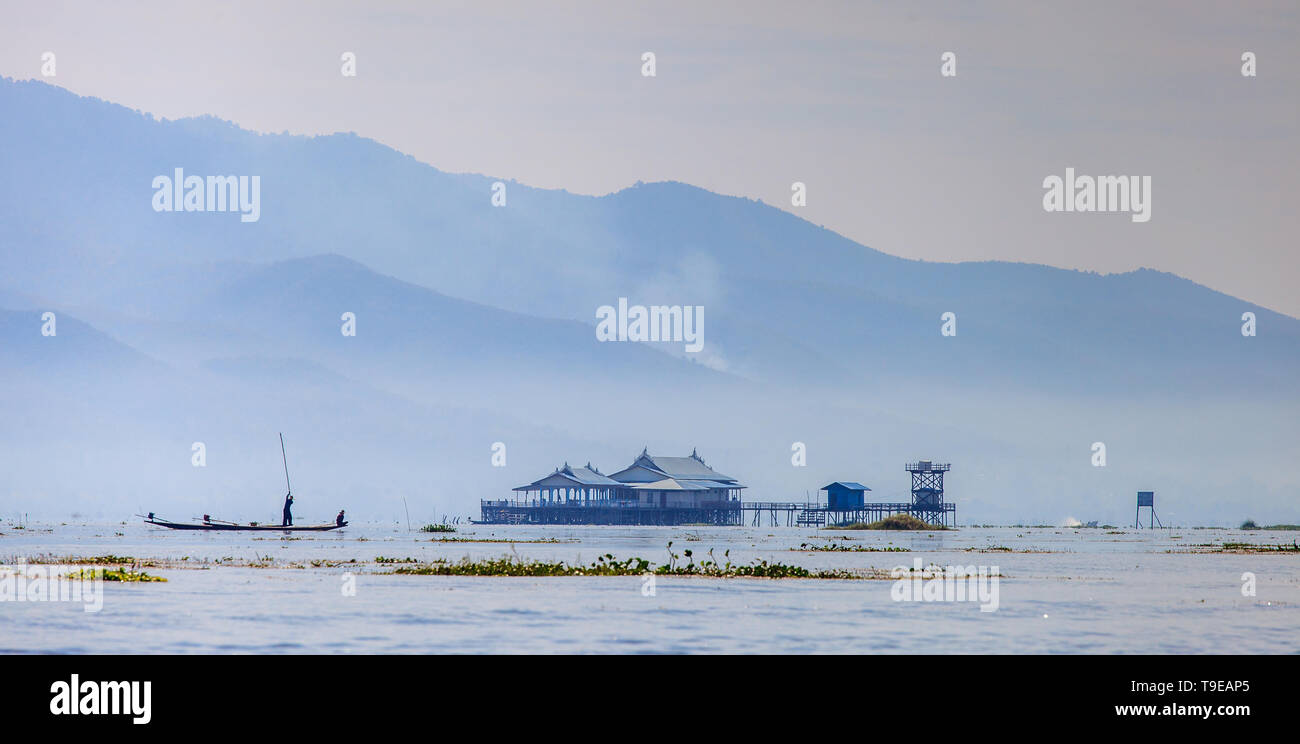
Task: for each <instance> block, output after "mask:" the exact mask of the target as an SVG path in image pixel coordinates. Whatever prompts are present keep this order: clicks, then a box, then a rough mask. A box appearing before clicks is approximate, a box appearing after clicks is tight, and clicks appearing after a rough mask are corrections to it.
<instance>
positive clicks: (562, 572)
mask: <svg viewBox="0 0 1300 744" xmlns="http://www.w3.org/2000/svg"><path fill="white" fill-rule="evenodd" d="M728 552H730V551H728ZM684 553H685V556H686V558H687V561H688V562H686V563H684V564H683V563H679V561H678V556H675V555H674V556H672V558H671V559H670V560H669V562H668V563H664V564H660V565H653V564H652V563H651V562H650V561H648V560H646V559H644V558H627V559H625V560H618V559H616V558H615V557H614V556H613V555H612V554H606V555H602V556H600V557H599V558H597V559H596V560H595V561H593V562H592V563H588V564H571V563H565V562H563V561H539V560H524V559H521V558H519V557H517V556H505V557H502V558H495V559H488V560H471V559H469V558H462V559H461V560H459V561H446V560H437V561H432V562H429V563H421V564H418V565H404V566H399V567H397V568H395V569H393V571H392V572H391V573H394V574H409V575H414V576H643V575H645V574H655V575H658V576H703V577H709V578H717V579H729V578H741V577H748V578H763V579H887V578H890V576H889V572H888V571H880V570H878V569H869V570H865V571H850V570H846V569H820V570H809V569H807V568H804V567H802V566H791V565H787V564H784V563H769V562H767V561H764V560H759V561H755V562H754V563H750V564H746V565H736V564H733V563H732V562H731V561H729V560H727V561H725V562H723V563H719V562H717V561H715V560H705V561H700V562H699V563H696V562H695V561H694V560H691V551H689V550H687V551H684Z"/></svg>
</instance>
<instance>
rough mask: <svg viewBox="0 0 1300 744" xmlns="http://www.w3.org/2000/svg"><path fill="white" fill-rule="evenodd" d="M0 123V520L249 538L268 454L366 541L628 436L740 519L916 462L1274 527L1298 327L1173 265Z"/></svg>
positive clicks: (1285, 464) (206, 140)
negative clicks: (883, 233) (1027, 257)
mask: <svg viewBox="0 0 1300 744" xmlns="http://www.w3.org/2000/svg"><path fill="white" fill-rule="evenodd" d="M0 111H2V112H3V113H4V115H3V116H0V143H3V144H2V145H0V146H2V147H3V150H4V157H3V162H4V165H3V168H2V169H0V308H2V309H3V312H2V313H0V350H3V356H0V382H3V383H4V391H3V393H0V395H2V396H3V400H4V402H5V409H6V416H5V418H6V420H7V421H9V422H10V423H8V424H6V425H5V426H2V427H0V437H2V438H3V439H0V442H3V444H4V446H5V449H6V450H7V451H8V454H9V456H8V457H7V458H6V460H8V462H7V464H6V466H5V467H4V470H3V472H0V514H2V513H4V512H5V511H6V510H10V511H12V510H25V511H30V512H33V513H35V512H38V511H39V510H41V509H47V510H49V511H50V512H51V513H66V512H67V511H69V510H76V511H78V512H79V513H90V514H104V515H110V516H113V517H116V516H117V515H119V514H122V513H129V512H130V511H131V510H134V509H138V508H144V509H150V510H154V511H159V512H160V513H166V510H165V509H163V508H162V506H161V505H162V504H168V503H176V504H178V507H177V508H181V507H180V506H179V505H184V506H185V507H192V508H193V509H196V510H201V511H207V512H209V513H223V514H229V515H230V516H231V517H232V518H242V517H243V516H245V515H247V516H248V517H249V518H257V517H258V516H265V514H263V512H268V511H269V512H272V513H273V512H274V509H275V508H277V504H276V498H278V497H277V496H276V493H277V492H276V491H275V489H276V488H278V485H277V479H276V477H275V474H276V472H277V470H276V469H277V468H278V467H279V463H278V458H275V457H274V455H275V454H278V453H277V452H275V446H276V436H275V433H276V432H277V431H281V430H284V431H285V433H286V438H287V439H288V440H289V442H290V443H291V448H292V450H293V452H291V458H292V460H293V461H295V462H296V463H297V464H296V467H297V469H298V470H299V471H301V472H302V477H301V478H300V479H296V480H298V483H299V485H300V487H301V488H302V489H304V493H317V494H320V496H321V498H322V499H326V498H328V499H330V501H329V506H328V508H326V507H324V506H322V511H323V514H326V515H327V514H332V513H333V511H334V510H336V509H337V508H338V507H337V506H336V505H335V504H336V502H340V503H339V505H342V503H341V502H346V505H347V506H348V508H349V511H350V513H353V514H356V515H357V516H358V517H359V518H365V517H366V516H367V515H372V516H374V517H375V518H380V517H382V518H390V517H394V516H395V515H396V514H398V513H400V509H399V508H398V507H399V506H400V501H401V499H402V498H405V499H407V501H408V502H409V503H410V504H412V505H414V506H416V507H417V508H418V510H419V511H421V512H422V513H428V514H436V513H457V514H473V513H474V512H476V510H477V499H479V498H496V497H500V496H501V495H503V494H504V493H505V492H506V491H508V489H509V488H510V487H511V486H514V485H519V484H521V483H525V482H528V481H531V480H534V479H535V478H537V477H540V476H541V475H542V474H544V473H545V472H549V471H550V470H551V469H553V468H554V467H556V466H558V465H561V464H562V463H563V462H565V461H566V460H568V461H572V462H573V464H583V463H585V462H586V461H587V460H594V461H598V463H599V464H600V465H604V466H605V470H606V472H609V471H610V470H613V469H617V468H618V467H622V466H624V465H626V464H627V462H630V460H631V458H632V457H633V456H634V455H635V454H636V453H637V452H639V451H640V450H641V449H642V448H643V447H649V448H650V449H651V451H652V453H654V454H666V455H673V454H679V455H680V454H685V453H688V452H689V451H690V450H691V449H692V448H698V449H699V450H700V451H701V453H702V454H704V455H705V456H706V457H707V458H709V461H710V463H711V464H715V465H717V466H718V467H719V469H721V470H723V471H724V472H728V473H730V474H733V475H735V476H736V477H738V478H740V479H741V480H742V481H743V482H745V483H746V484H747V485H749V486H750V489H749V491H748V492H747V497H748V498H757V499H771V500H791V499H793V498H796V497H802V496H803V495H804V494H805V493H807V492H810V491H815V490H816V489H817V488H819V487H820V486H821V485H824V484H825V483H826V482H829V481H832V480H844V479H847V480H860V481H863V482H866V483H867V484H868V485H871V486H872V488H873V489H875V492H877V493H878V494H879V495H880V496H881V497H882V498H893V497H896V496H898V497H901V496H902V495H903V492H905V490H906V486H907V482H906V476H905V474H902V464H903V462H904V461H905V460H915V459H924V458H928V457H932V458H934V459H936V460H951V461H952V462H953V466H954V470H953V474H952V477H951V479H950V480H951V483H952V493H951V497H952V498H953V499H955V500H956V501H957V502H958V504H959V509H961V510H962V511H961V512H959V514H963V515H964V516H965V518H966V519H970V520H975V521H996V520H1005V521H1040V522H1041V521H1053V522H1057V521H1060V520H1062V519H1064V518H1065V517H1067V516H1076V517H1078V518H1086V519H1092V518H1097V519H1103V520H1110V521H1112V522H1115V523H1120V522H1119V521H1117V520H1123V519H1127V515H1128V514H1129V512H1130V509H1131V507H1132V501H1133V495H1132V493H1133V492H1134V491H1136V490H1138V489H1139V488H1141V489H1144V490H1147V489H1154V490H1156V491H1157V492H1158V493H1159V494H1161V498H1162V500H1161V502H1160V503H1161V504H1163V505H1166V508H1165V509H1164V510H1162V512H1161V513H1162V517H1164V516H1165V515H1167V514H1168V515H1172V517H1173V518H1174V519H1175V520H1177V519H1182V520H1184V521H1185V522H1188V523H1191V522H1216V521H1217V522H1222V523H1235V522H1237V521H1240V520H1242V519H1245V518H1247V517H1250V518H1254V519H1257V520H1266V521H1267V520H1272V521H1293V522H1294V521H1300V520H1298V519H1297V515H1300V498H1298V497H1300V466H1297V464H1296V463H1297V458H1296V457H1295V454H1296V449H1297V444H1300V437H1298V436H1297V431H1296V427H1295V424H1294V421H1295V414H1296V413H1297V402H1298V401H1297V391H1296V389H1295V383H1294V381H1295V380H1296V379H1297V372H1300V321H1297V320H1296V319H1294V318H1290V317H1288V316H1285V315H1281V314H1279V313H1275V312H1272V311H1270V310H1268V309H1266V308H1263V307H1259V306H1257V305H1254V304H1252V303H1250V302H1248V301H1246V300H1242V299H1238V298H1233V297H1229V296H1226V295H1223V294H1221V293H1218V292H1215V291H1213V290H1210V289H1208V288H1206V287H1203V286H1200V285H1197V284H1195V283H1193V282H1190V281H1188V280H1185V279H1182V278H1179V277H1177V276H1174V275H1171V274H1167V273H1163V272H1160V271H1156V270H1151V269H1143V270H1139V271H1134V272H1129V273H1125V274H1115V275H1099V274H1095V273H1089V272H1080V271H1070V270H1063V269H1057V268H1052V267H1047V266H1039V265H1030V264H1013V263H1000V262H984V263H958V264H947V263H931V262H923V261H913V260H907V259H902V258H898V257H895V256H890V255H888V254H885V253H882V252H879V251H876V250H873V249H871V248H868V247H866V246H862V245H859V244H857V243H854V242H853V241H850V240H848V239H846V238H844V237H842V236H840V235H837V234H836V233H834V232H832V231H830V230H827V229H825V228H823V227H819V226H817V225H813V224H811V223H809V222H807V221H804V220H801V219H799V218H798V217H797V216H796V215H794V214H792V213H790V212H788V211H785V210H782V209H777V208H775V207H772V206H769V205H765V204H763V203H761V202H757V201H753V200H749V199H743V198H736V197H729V196H723V195H719V194H714V193H711V192H708V191H705V190H702V189H699V188H696V187H693V186H690V185H687V184H682V183H652V184H642V183H638V184H636V185H635V186H632V187H629V188H627V189H624V190H622V191H619V192H616V193H613V194H609V195H605V196H600V197H591V196H581V195H575V194H570V193H567V192H564V191H556V190H545V189H535V188H531V187H528V186H526V185H523V184H519V183H515V182H513V181H509V180H505V179H495V178H491V177H487V176H480V175H471V174H450V173H444V172H442V171H439V170H437V169H436V168H434V167H432V166H430V165H427V164H424V163H420V162H418V161H416V160H414V159H413V158H411V157H409V156H405V155H403V154H401V153H399V152H397V151H395V150H393V149H391V148H388V147H385V146H384V145H382V144H380V143H377V142H374V141H372V140H368V139H365V138H362V137H359V136H357V135H354V134H337V135H330V136H320V137H304V136H295V135H289V134H259V133H255V132H250V131H246V130H243V129H240V128H239V127H237V126H236V125H234V124H231V123H228V122H224V121H221V120H219V119H216V118H213V117H202V118H197V119H184V120H179V121H167V120H159V119H155V118H154V117H152V116H150V115H148V114H144V113H141V112H137V111H132V110H130V109H127V108H125V107H123V106H119V105H116V104H112V103H108V102H104V101H101V100H98V99H93V98H84V97H79V96H76V95H74V94H72V93H70V92H68V91H66V90H63V89H61V88H57V87H53V86H50V85H47V84H45V83H40V82H22V81H14V80H10V79H4V80H0ZM454 146H455V143H448V147H454ZM176 168H183V169H184V171H185V172H186V173H191V174H201V175H257V176H259V177H260V182H261V192H260V196H261V205H260V216H259V219H258V221H256V222H242V221H241V220H240V219H239V218H238V216H237V215H235V214H231V213H228V212H227V213H221V212H212V213H194V212H190V213H185V212H156V211H154V209H153V207H152V206H151V198H152V196H153V193H154V192H153V188H152V186H151V183H152V182H153V179H154V178H155V177H156V176H158V175H170V174H172V173H173V172H174V169H176ZM869 177H870V174H864V178H869ZM495 184H501V185H500V186H494V185H495ZM502 193H503V194H504V196H505V203H504V205H501V206H495V205H494V204H493V196H494V195H495V194H502ZM620 298H627V300H628V301H629V302H631V303H633V304H642V305H668V306H674V305H680V306H691V307H702V308H703V312H704V318H705V323H704V349H703V350H702V351H700V352H699V353H696V354H692V353H688V352H686V351H684V350H683V347H682V344H681V343H646V344H638V343H627V342H603V343H602V342H600V341H598V340H597V338H596V335H595V332H594V330H595V325H596V311H597V308H599V307H600V306H602V305H615V304H617V302H618V301H619V299H620ZM45 312H53V313H55V315H56V317H57V319H58V321H57V322H58V326H57V327H58V332H57V335H55V336H44V335H42V334H41V328H42V314H43V313H45ZM347 313H350V314H351V317H352V318H353V322H354V324H355V335H345V334H344V333H343V327H344V325H345V324H346V323H347V322H348V321H347V318H346V316H345V314H347ZM947 313H951V314H952V316H946V315H945V314H947ZM1244 313H1252V314H1253V315H1254V318H1255V320H1254V323H1255V327H1256V335H1254V336H1245V335H1243V334H1242V327H1243V323H1244V322H1245V321H1244V320H1243V314H1244ZM946 317H947V318H952V319H954V320H953V321H951V322H948V323H947V325H948V327H949V329H950V330H951V329H952V328H953V327H954V326H955V330H956V333H955V335H944V333H942V330H943V328H944V326H945V322H946V321H945V318H946ZM199 441H202V442H204V443H205V446H206V451H207V453H208V463H207V465H206V466H205V467H203V468H197V467H194V466H193V464H192V462H191V459H192V444H193V443H194V442H199ZM496 442H502V443H504V444H505V445H506V447H507V451H508V453H509V456H508V459H507V465H506V466H505V467H494V466H493V465H492V462H491V454H492V452H491V448H492V445H493V444H494V443H496ZM796 442H802V443H803V444H804V445H806V448H807V452H808V463H807V466H806V467H796V466H794V465H792V463H791V447H792V445H793V444H794V443H796ZM1095 442H1101V443H1103V444H1105V445H1106V453H1107V464H1106V466H1105V467H1095V466H1094V464H1093V458H1094V454H1095V453H1094V447H1093V445H1094V443H1095ZM295 462H291V465H294V464H295ZM272 465H274V467H272ZM900 475H902V477H900ZM309 498H310V496H309ZM303 503H304V504H305V503H306V502H305V501H304V502H303ZM151 504H152V505H153V506H150V505H151ZM178 516H189V515H188V514H179V515H178Z"/></svg>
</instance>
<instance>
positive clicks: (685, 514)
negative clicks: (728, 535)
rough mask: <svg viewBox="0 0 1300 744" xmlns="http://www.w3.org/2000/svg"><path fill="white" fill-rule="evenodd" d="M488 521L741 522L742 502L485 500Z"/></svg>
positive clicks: (659, 524)
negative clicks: (667, 503) (659, 503)
mask: <svg viewBox="0 0 1300 744" xmlns="http://www.w3.org/2000/svg"><path fill="white" fill-rule="evenodd" d="M480 507H481V510H482V519H481V520H480V521H481V522H482V523H485V524H603V525H618V524H626V525H657V526H671V525H683V524H707V525H719V526H724V525H740V524H744V522H743V521H742V519H741V509H740V507H741V502H739V501H719V502H705V503H703V504H701V505H700V506H698V507H685V506H676V507H675V506H666V507H664V506H644V505H641V504H640V503H638V502H636V501H630V500H629V501H613V500H606V501H599V502H588V503H582V502H572V501H571V502H547V501H538V500H528V501H525V500H510V501H482V502H480Z"/></svg>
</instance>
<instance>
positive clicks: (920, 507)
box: [905, 460, 952, 524]
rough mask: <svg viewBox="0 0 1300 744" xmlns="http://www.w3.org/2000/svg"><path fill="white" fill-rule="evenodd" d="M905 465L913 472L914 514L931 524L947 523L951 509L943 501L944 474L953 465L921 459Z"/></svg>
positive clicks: (908, 470) (912, 510)
mask: <svg viewBox="0 0 1300 744" xmlns="http://www.w3.org/2000/svg"><path fill="white" fill-rule="evenodd" d="M905 467H906V469H907V472H909V473H911V474H912V509H911V512H912V516H914V517H916V518H917V519H920V520H921V521H923V522H927V523H929V524H946V522H947V513H948V511H949V509H948V508H947V507H946V506H945V505H944V502H943V474H944V473H946V472H948V471H949V470H950V469H951V468H952V465H950V464H948V463H937V462H930V461H929V460H920V461H918V462H912V463H908V464H907V465H906V466H905Z"/></svg>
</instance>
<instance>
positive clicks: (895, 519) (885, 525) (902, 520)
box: [825, 514, 948, 530]
mask: <svg viewBox="0 0 1300 744" xmlns="http://www.w3.org/2000/svg"><path fill="white" fill-rule="evenodd" d="M825 529H828V530H946V529H948V528H947V527H944V526H943V525H939V524H930V523H929V522H923V521H921V520H919V519H917V518H916V517H914V516H912V515H911V514H891V515H890V516H888V517H885V518H884V519H878V520H876V521H874V522H871V523H867V522H854V523H853V524H843V525H837V526H833V527H826V528H825Z"/></svg>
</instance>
